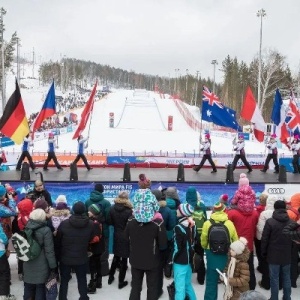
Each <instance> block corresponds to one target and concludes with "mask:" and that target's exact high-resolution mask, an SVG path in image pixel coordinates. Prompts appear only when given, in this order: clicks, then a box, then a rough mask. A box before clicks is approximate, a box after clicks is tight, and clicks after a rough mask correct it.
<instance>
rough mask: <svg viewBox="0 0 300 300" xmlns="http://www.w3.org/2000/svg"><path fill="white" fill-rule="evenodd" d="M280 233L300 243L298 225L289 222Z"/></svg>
mask: <svg viewBox="0 0 300 300" xmlns="http://www.w3.org/2000/svg"><path fill="white" fill-rule="evenodd" d="M282 232H283V234H284V235H286V236H287V237H289V238H290V239H291V240H292V241H295V242H298V243H300V225H299V224H298V223H296V222H291V223H290V224H288V225H287V226H285V227H284V228H283V231H282Z"/></svg>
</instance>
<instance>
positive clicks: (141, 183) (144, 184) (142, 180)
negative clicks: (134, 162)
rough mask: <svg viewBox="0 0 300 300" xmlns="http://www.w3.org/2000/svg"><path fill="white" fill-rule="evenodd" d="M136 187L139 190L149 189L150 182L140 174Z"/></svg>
mask: <svg viewBox="0 0 300 300" xmlns="http://www.w3.org/2000/svg"><path fill="white" fill-rule="evenodd" d="M138 185H139V187H140V188H141V189H147V188H150V186H151V180H150V179H148V178H147V177H146V175H145V174H140V175H139V182H138Z"/></svg>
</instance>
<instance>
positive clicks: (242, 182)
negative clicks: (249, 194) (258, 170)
mask: <svg viewBox="0 0 300 300" xmlns="http://www.w3.org/2000/svg"><path fill="white" fill-rule="evenodd" d="M244 185H249V179H248V178H247V175H246V174H245V173H241V175H240V179H239V186H244Z"/></svg>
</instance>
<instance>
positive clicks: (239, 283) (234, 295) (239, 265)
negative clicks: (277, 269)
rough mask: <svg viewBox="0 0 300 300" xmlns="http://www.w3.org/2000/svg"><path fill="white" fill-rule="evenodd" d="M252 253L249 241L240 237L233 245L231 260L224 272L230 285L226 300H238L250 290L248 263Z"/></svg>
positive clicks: (227, 288) (227, 287)
mask: <svg viewBox="0 0 300 300" xmlns="http://www.w3.org/2000/svg"><path fill="white" fill-rule="evenodd" d="M249 255H250V251H249V249H248V247H247V240H246V239H245V238H243V237H240V238H239V240H237V241H235V242H233V243H231V245H230V250H229V260H228V262H227V266H226V268H225V270H224V273H225V274H226V278H227V280H228V284H227V285H226V286H225V294H224V298H223V299H224V300H238V299H240V295H241V293H243V292H246V291H248V290H249V280H250V272H249V265H248V263H247V261H248V259H249Z"/></svg>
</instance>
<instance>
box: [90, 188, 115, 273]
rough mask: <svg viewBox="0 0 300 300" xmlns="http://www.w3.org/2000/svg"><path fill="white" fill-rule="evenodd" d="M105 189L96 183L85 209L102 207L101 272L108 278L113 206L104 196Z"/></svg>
mask: <svg viewBox="0 0 300 300" xmlns="http://www.w3.org/2000/svg"><path fill="white" fill-rule="evenodd" d="M103 192H104V187H103V185H102V184H101V183H96V184H95V188H94V190H93V191H92V192H91V194H90V199H88V200H86V202H85V207H86V210H88V209H89V207H90V206H91V205H92V204H97V205H100V206H101V207H102V214H101V215H102V217H103V222H102V225H103V236H104V239H105V251H104V252H103V254H102V255H101V272H102V276H106V275H108V273H109V263H108V257H109V252H108V245H109V224H108V220H109V212H110V208H111V204H110V202H109V201H108V200H106V199H105V198H104V196H103Z"/></svg>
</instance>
